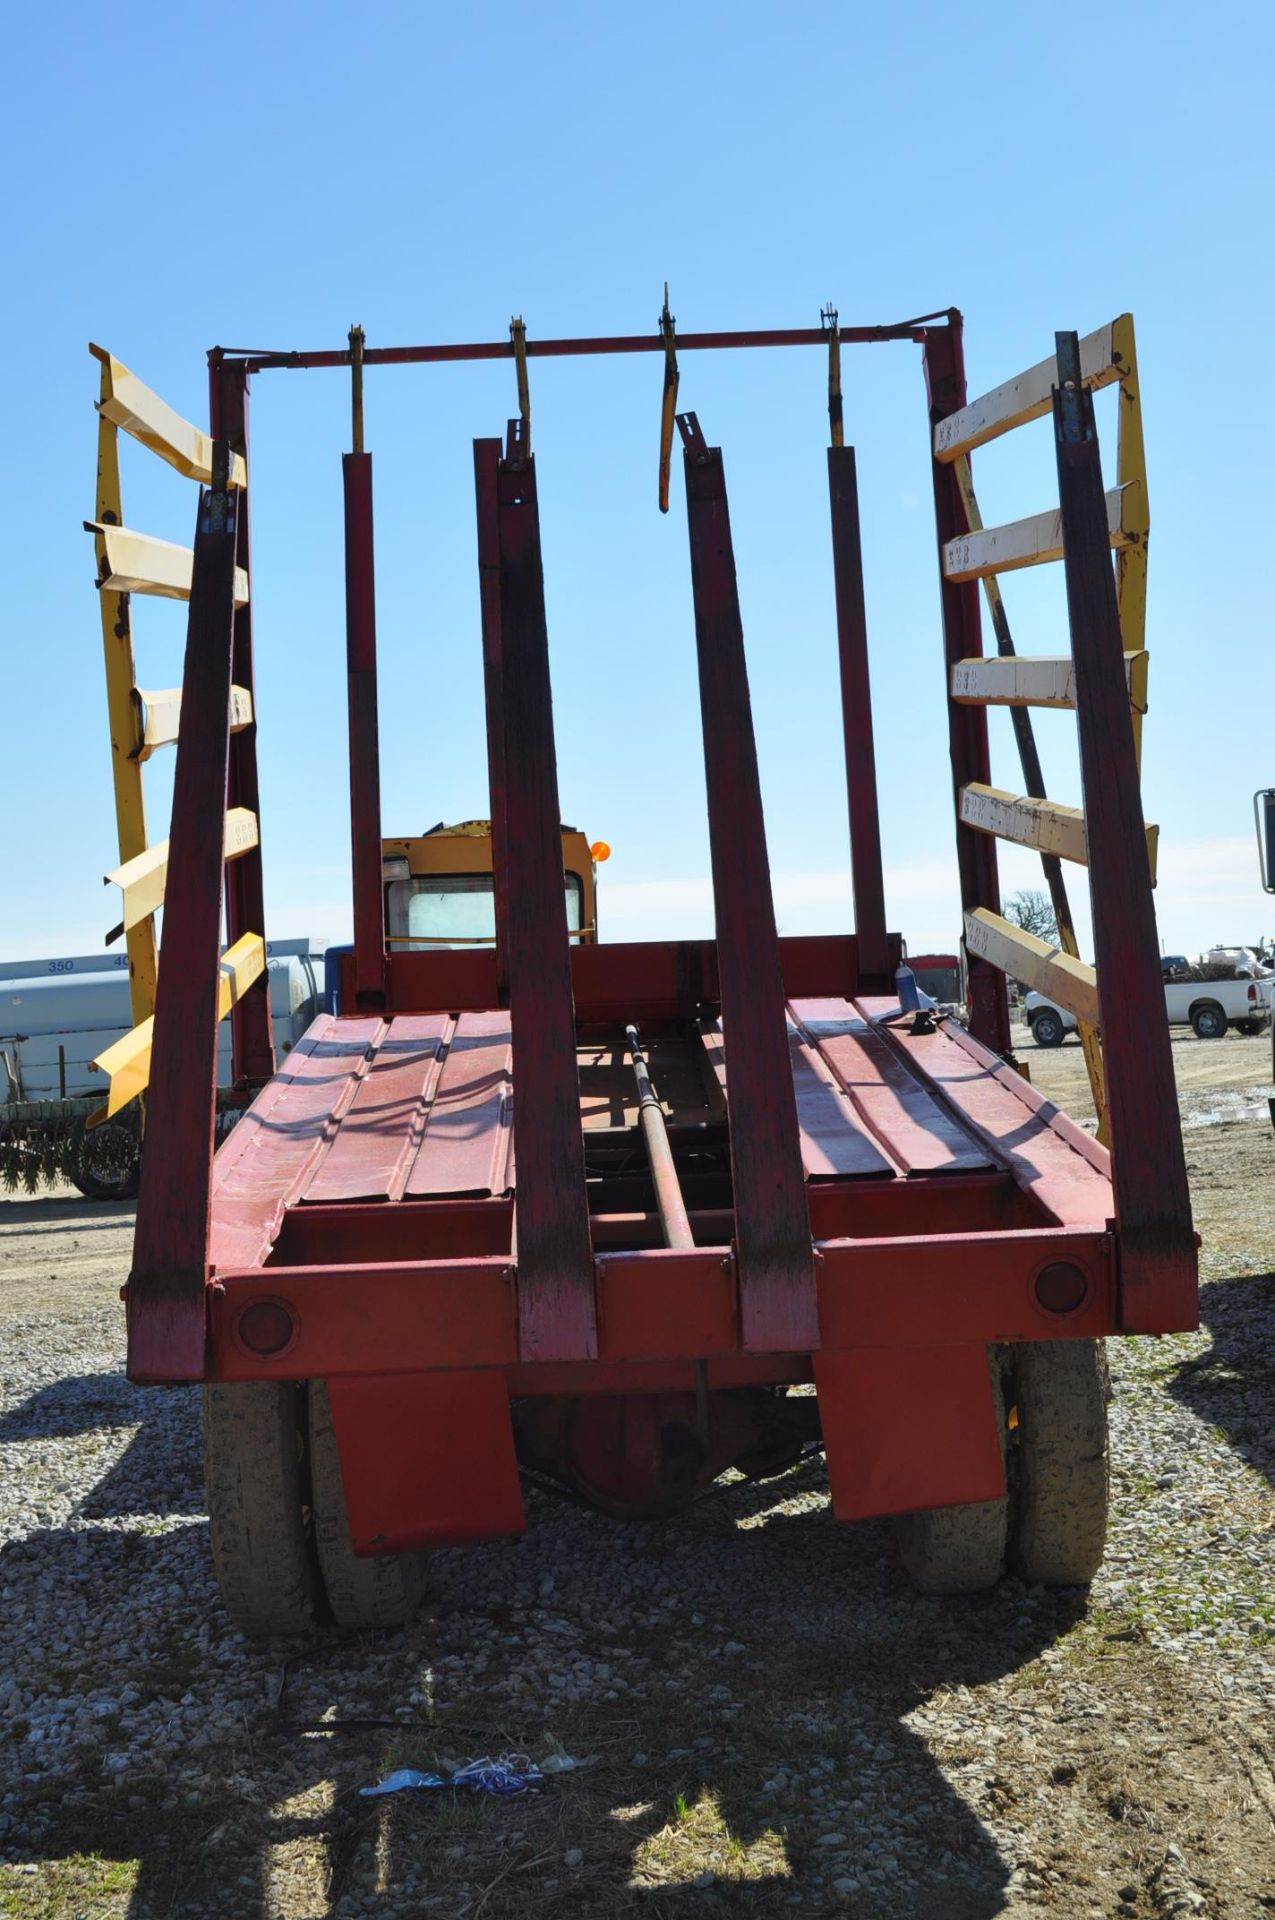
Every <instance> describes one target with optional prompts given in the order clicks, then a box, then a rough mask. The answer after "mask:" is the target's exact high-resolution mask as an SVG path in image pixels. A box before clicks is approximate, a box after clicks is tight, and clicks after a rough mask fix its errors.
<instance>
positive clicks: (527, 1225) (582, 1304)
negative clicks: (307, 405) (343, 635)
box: [497, 420, 598, 1360]
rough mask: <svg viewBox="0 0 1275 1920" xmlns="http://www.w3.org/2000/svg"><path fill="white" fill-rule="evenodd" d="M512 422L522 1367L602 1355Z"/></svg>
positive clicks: (503, 679) (534, 545)
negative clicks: (599, 1352) (525, 1362)
mask: <svg viewBox="0 0 1275 1920" xmlns="http://www.w3.org/2000/svg"><path fill="white" fill-rule="evenodd" d="M520 432H521V423H520V422H519V421H516V420H514V421H511V422H510V426H509V447H508V451H507V454H506V457H505V459H504V460H502V462H501V463H500V469H499V474H498V488H497V491H498V525H499V536H500V663H499V669H498V680H499V699H498V702H497V706H498V709H499V713H500V716H501V719H502V729H501V731H502V734H503V742H504V746H503V756H502V757H503V761H504V769H505V783H506V788H505V795H506V798H505V815H506V839H507V874H508V911H509V1012H510V1018H511V1021H512V1024H513V1059H514V1152H515V1155H516V1159H517V1167H518V1179H517V1189H516V1198H515V1222H516V1231H517V1272H518V1334H519V1347H520V1352H521V1355H522V1358H523V1359H524V1360H591V1359H593V1358H595V1357H596V1355H597V1350H598V1339H597V1325H596V1316H595V1309H594V1296H593V1249H592V1245H591V1242H590V1237H589V1203H588V1197H587V1194H586V1190H585V1179H584V1141H583V1137H582V1134H581V1129H580V1078H579V1073H578V1071H577V1067H576V1025H575V1006H574V1002H573V999H572V991H571V948H570V943H569V938H568V932H567V913H566V896H565V891H564V881H563V871H562V815H561V812H560V810H559V805H558V771H557V761H556V757H555V753H554V740H553V695H552V691H551V687H550V680H549V635H548V630H547V628H546V625H545V602H544V574H543V570H542V564H541V557H540V516H539V510H538V507H537V503H536V469H535V462H534V460H533V459H532V456H531V454H530V452H529V451H527V450H526V449H525V448H524V445H523V442H522V440H521V438H520Z"/></svg>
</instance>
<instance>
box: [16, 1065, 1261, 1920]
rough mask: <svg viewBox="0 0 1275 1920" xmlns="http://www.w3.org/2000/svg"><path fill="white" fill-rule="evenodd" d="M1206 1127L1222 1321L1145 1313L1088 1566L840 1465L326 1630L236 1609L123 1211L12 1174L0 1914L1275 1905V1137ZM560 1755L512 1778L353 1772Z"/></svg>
mask: <svg viewBox="0 0 1275 1920" xmlns="http://www.w3.org/2000/svg"><path fill="white" fill-rule="evenodd" d="M1027 1051H1028V1055H1029V1058H1030V1063H1031V1067H1032V1077H1033V1079H1034V1080H1035V1082H1036V1084H1037V1085H1039V1086H1041V1087H1042V1088H1043V1089H1044V1090H1045V1091H1046V1092H1048V1093H1050V1094H1051V1096H1052V1097H1058V1098H1060V1100H1062V1102H1063V1103H1064V1104H1067V1105H1069V1106H1070V1107H1072V1108H1073V1110H1076V1111H1078V1112H1079V1111H1080V1110H1081V1109H1082V1098H1081V1095H1080V1081H1081V1070H1080V1059H1079V1050H1078V1048H1075V1047H1068V1048H1063V1049H1061V1050H1059V1051H1058V1052H1057V1053H1054V1054H1048V1055H1047V1054H1044V1053H1042V1052H1040V1051H1039V1050H1036V1051H1033V1050H1031V1049H1030V1048H1029V1049H1028V1050H1027ZM1175 1055H1176V1056H1177V1057H1178V1061H1179V1078H1180V1080H1181V1081H1182V1083H1183V1089H1184V1091H1183V1102H1184V1108H1185V1109H1186V1111H1187V1114H1188V1116H1190V1115H1194V1114H1195V1113H1196V1112H1199V1111H1203V1110H1204V1107H1205V1105H1206V1104H1207V1103H1208V1102H1210V1101H1211V1102H1212V1103H1213V1105H1214V1106H1215V1107H1217V1109H1218V1111H1220V1112H1222V1113H1227V1112H1229V1111H1230V1110H1231V1107H1232V1106H1233V1104H1234V1103H1233V1102H1229V1101H1227V1100H1224V1099H1220V1098H1219V1096H1220V1095H1226V1094H1236V1095H1238V1096H1239V1098H1240V1099H1241V1100H1242V1101H1249V1100H1252V1101H1254V1102H1255V1104H1256V1105H1257V1106H1258V1107H1259V1108H1261V1107H1262V1105H1263V1102H1264V1092H1265V1091H1269V1087H1268V1086H1266V1087H1265V1088H1264V1084H1263V1083H1264V1081H1265V1075H1266V1074H1267V1073H1268V1072H1269V1064H1268V1063H1269V1057H1270V1056H1269V1051H1268V1047H1267V1043H1265V1042H1262V1041H1249V1042H1240V1041H1238V1040H1235V1041H1227V1042H1223V1043H1206V1042H1195V1041H1192V1040H1187V1041H1186V1042H1185V1043H1179V1044H1178V1045H1177V1046H1175ZM1201 1076H1203V1079H1201ZM1259 1096H1260V1097H1259ZM1188 1157H1189V1160H1190V1164H1191V1174H1192V1181H1193V1190H1194V1193H1195V1199H1196V1205H1197V1213H1198V1220H1199V1224H1200V1227H1201V1231H1202V1232H1203V1233H1204V1235H1205V1240H1206V1252H1205V1269H1206V1273H1207V1276H1208V1281H1207V1286H1206V1292H1205V1306H1204V1313H1205V1319H1206V1323H1207V1324H1206V1328H1205V1330H1204V1331H1202V1332H1201V1333H1200V1334H1198V1335H1183V1336H1176V1337H1173V1338H1171V1339H1166V1340H1159V1341H1155V1340H1132V1341H1117V1342H1112V1343H1111V1349H1110V1351H1111V1361H1112V1372H1113V1379H1114V1387H1115V1397H1114V1400H1113V1404H1112V1422H1113V1456H1114V1462H1115V1481H1114V1496H1115V1500H1114V1515H1113V1525H1112V1533H1111V1541H1110V1548H1109V1552H1108V1556H1107V1561H1106V1565H1105V1567H1104V1569H1103V1571H1102V1574H1101V1575H1100V1577H1099V1579H1098V1580H1097V1581H1096V1583H1095V1585H1094V1587H1093V1589H1092V1592H1091V1593H1090V1594H1089V1595H1088V1596H1084V1595H1080V1594H1075V1593H1073V1594H1047V1593H1044V1592H1043V1591H1028V1590H1025V1589H1024V1588H1023V1587H1022V1586H1021V1584H1019V1583H1016V1582H1012V1581H1011V1582H1008V1583H1006V1584H1005V1585H1004V1586H1002V1587H1001V1588H1000V1589H999V1590H998V1591H997V1592H996V1593H994V1594H992V1595H988V1596H982V1597H979V1598H976V1599H973V1600H967V1601H961V1602H958V1601H947V1600H922V1599H918V1598H916V1597H915V1596H914V1595H912V1593H911V1592H910V1590H909V1588H908V1586H907V1584H906V1582H905V1580H904V1578H903V1576H902V1574H901V1571H900V1569H899V1567H898V1565H897V1562H896V1559H895V1556H894V1553H893V1548H892V1543H891V1535H890V1530H889V1528H888V1527H887V1526H885V1525H881V1524H871V1525H866V1526H861V1527H856V1528H852V1529H842V1528H838V1527H837V1526H835V1525H834V1523H833V1522H832V1520H831V1518H830V1515H829V1512H828V1508H827V1502H826V1496H825V1481H824V1476H823V1472H822V1467H821V1466H817V1465H815V1464H813V1463H807V1464H805V1465H804V1466H802V1467H800V1468H798V1469H796V1470H795V1471H793V1472H792V1473H790V1474H787V1475H785V1476H783V1477H782V1478H780V1479H778V1480H775V1481H772V1482H769V1483H767V1484H766V1485H764V1486H751V1485H745V1484H743V1483H735V1484H733V1485H729V1486H727V1487H724V1488H723V1489H722V1490H720V1491H719V1492H717V1493H716V1494H714V1495H713V1496H712V1497H711V1498H710V1499H708V1500H706V1501H704V1502H703V1503H701V1504H700V1505H699V1506H697V1507H696V1508H694V1509H693V1510H692V1511H691V1512H690V1513H689V1514H687V1515H685V1516H683V1517H682V1518H680V1519H678V1520H676V1521H673V1522H665V1523H661V1524H659V1525H649V1526H647V1525H642V1526H623V1525H619V1524H615V1523H612V1522H609V1521H606V1520H604V1519H601V1518H599V1517H597V1516H595V1515H591V1514H588V1513H585V1512H584V1511H582V1510H581V1509H579V1508H576V1507H573V1506H569V1505H565V1504H563V1503H561V1502H558V1501H555V1500H551V1499H549V1498H547V1497H542V1496H539V1495H536V1494H532V1495H531V1497H530V1500H529V1521H530V1527H529V1532H528V1534H527V1536H526V1538H525V1539H524V1540H523V1541H521V1542H518V1543H512V1544H500V1545H494V1546H490V1547H486V1548H481V1549H478V1550H470V1551H468V1552H465V1553H455V1554H439V1555H437V1556H435V1566H434V1578H433V1581H432V1587H431V1592H430V1595H429V1598H428V1599H427V1601H426V1604H425V1607H424V1608H423V1610H422V1612H421V1614H420V1616H419V1617H418V1618H417V1620H415V1621H414V1622H413V1623H412V1625H411V1626H410V1627H409V1628H407V1629H405V1630H403V1631H401V1632H397V1633H392V1634H387V1635H383V1636H379V1637H375V1638H368V1639H366V1640H364V1641H361V1642H360V1641H354V1642H349V1641H347V1642H344V1643H342V1642H339V1641H337V1640H335V1639H333V1640H328V1641H322V1642H319V1643H317V1644H316V1645H314V1646H312V1647H307V1648H304V1649H302V1650H301V1651H299V1652H298V1651H297V1650H296V1649H295V1648H288V1647H278V1646H276V1647H271V1646H262V1645H251V1644H249V1643H247V1642H245V1641H244V1640H243V1639H242V1638H241V1637H240V1636H239V1635H238V1634H237V1633H236V1632H234V1631H233V1629H231V1627H230V1626H229V1625H228V1624H227V1622H226V1620H225V1618H224V1616H223V1615H222V1613H221V1610H220V1606H219V1603H218V1598H217V1593H216V1589H215V1586H214V1583H213V1581H212V1577H211V1572H210V1569H209V1564H208V1557H207V1528H206V1522H205V1519H204V1515H203V1508H202V1486H201V1478H200V1457H199V1433H198V1402H197V1398H196V1396H195V1395H194V1394H193V1393H190V1392H187V1391H184V1390H183V1391H177V1392H143V1391H140V1390H138V1389H135V1388H132V1387H130V1386H129V1385H128V1383H127V1382H126V1381H125V1380H124V1379H123V1376H122V1373H121V1370H120V1369H121V1357H122V1349H123V1340H122V1334H123V1326H122V1314H121V1311H120V1308H119V1306H118V1303H117V1301H116V1300H115V1297H114V1296H115V1292H116V1290H117V1288H118V1286H119V1283H120V1281H121V1280H122V1279H123V1277H124V1273H125V1272H126V1270H127V1260H128V1245H129V1229H130V1226H131V1216H130V1214H129V1213H128V1211H127V1209H119V1208H110V1207H102V1206H92V1205H90V1204H89V1203H86V1202H83V1201H81V1200H79V1199H78V1197H75V1196H71V1195H69V1194H65V1195H55V1196H53V1197H50V1198H45V1199H41V1200H37V1201H29V1200H21V1201H17V1200H10V1201H7V1202H0V1542H3V1551H2V1552H0V1636H3V1643H4V1644H3V1658H0V1707H3V1709H4V1719H3V1725H2V1727H0V1914H4V1913H11V1914H20V1915H24V1916H49V1917H50V1920H52V1917H53V1916H56V1920H70V1917H71V1916H77V1917H78V1916H80V1915H84V1916H93V1917H94V1920H96V1917H97V1916H102V1917H103V1920H105V1917H106V1916H111V1917H112V1920H114V1917H115V1916H122V1915H126V1914H127V1915H129V1916H132V1917H133V1920H152V1916H160V1915H168V1914H178V1915H205V1914H207V1915H218V1916H226V1915H234V1916H237V1915H245V1916H248V1915H252V1916H256V1915H268V1916H272V1917H274V1916H277V1917H278V1920H310V1917H311V1916H315V1917H316V1920H317V1916H328V1915H342V1916H344V1915H357V1914H362V1913H374V1914H379V1915H388V1916H399V1915H401V1916H410V1915H414V1914H427V1913H428V1914H434V1913H438V1914H446V1915H449V1916H455V1917H456V1920H477V1917H478V1916H479V1915H484V1914H485V1915H486V1916H488V1920H502V1917H503V1916H506V1915H508V1916H522V1915H533V1914H534V1915H549V1914H553V1915H554V1916H558V1915H598V1916H602V1915H610V1914H621V1913H633V1914H649V1915H651V1916H663V1915H675V1914H677V1915H680V1914H683V1913H686V1914H697V1915H704V1916H711V1915H716V1914H727V1913H749V1914H758V1915H763V1914H769V1913H771V1912H778V1911H787V1910H792V1911H794V1912H801V1913H803V1914H810V1915H822V1914H829V1915H832V1914H845V1913H851V1914H857V1915H860V1916H864V1917H865V1920H877V1917H878V1916H879V1920H902V1917H903V1916H918V1917H920V1916H925V1917H926V1920H929V1917H931V1916H934V1917H935V1920H948V1917H949V1916H950V1917H951V1920H975V1917H981V1916H991V1915H996V1914H1028V1913H1038V1912H1044V1913H1049V1914H1053V1915H1059V1916H1071V1915H1078V1916H1085V1917H1086V1920H1088V1917H1090V1916H1092V1917H1093V1920H1097V1916H1100V1915H1101V1916H1108V1915H1122V1916H1126V1917H1127V1920H1132V1917H1133V1916H1144V1917H1147V1916H1162V1915H1169V1914H1177V1913H1185V1914H1197V1915H1203V1916H1206V1917H1207V1920H1239V1916H1251V1915H1257V1914H1262V1913H1267V1912H1269V1911H1272V1910H1275V1774H1273V1773H1272V1760H1273V1759H1275V1748H1273V1746H1272V1728H1273V1727H1275V1598H1273V1596H1275V1579H1273V1578H1272V1575H1273V1573H1275V1564H1273V1563H1275V1497H1273V1495H1272V1479H1273V1478H1275V1277H1272V1274H1271V1272H1270V1269H1271V1267H1272V1265H1273V1264H1275V1262H1273V1261H1272V1257H1271V1248H1272V1246H1273V1245H1275V1138H1272V1135H1271V1131H1270V1127H1269V1124H1265V1123H1259V1122H1258V1121H1256V1120H1253V1119H1239V1120H1221V1121H1212V1122H1210V1123H1208V1124H1203V1123H1201V1124H1199V1125H1197V1126H1195V1127H1193V1128H1192V1129H1191V1131H1190V1132H1189V1134H1188ZM555 1748H561V1749H564V1750H566V1751H568V1752H570V1753H571V1754H573V1755H575V1756H577V1757H578V1758H580V1759H582V1760H587V1761H588V1762H589V1764H588V1765H587V1766H586V1767H582V1768H581V1769H580V1770H579V1771H576V1772H570V1773H566V1774H564V1775H562V1776H560V1777H558V1778H555V1779H554V1780H552V1781H551V1782H549V1783H547V1784H546V1786H545V1788H544V1789H543V1790H542V1791H540V1792H538V1793H536V1794H535V1795H528V1796H525V1797H522V1798H519V1799H515V1800H510V1801H496V1800H492V1799H472V1800H471V1799H465V1800H461V1799H453V1798H452V1796H451V1795H431V1796H419V1795H418V1796H400V1797H398V1798H394V1799H386V1800H380V1801H368V1800H361V1799H360V1798H359V1797H358V1795H357V1791H356V1789H357V1788H358V1786H359V1785H361V1784H365V1783H367V1782H369V1781H371V1780H373V1779H375V1778H377V1777H378V1776H379V1775H380V1773H381V1772H382V1771H384V1770H385V1769H386V1768H387V1767H389V1766H392V1765H401V1764H408V1765H433V1764H436V1763H438V1762H440V1761H451V1762H459V1761H463V1760H466V1759H469V1758H471V1757H474V1756H476V1755H479V1754H484V1753H491V1752H503V1751H510V1750H518V1751H523V1752H526V1753H529V1754H531V1755H532V1756H533V1757H538V1758H542V1757H544V1756H545V1755H546V1754H548V1753H549V1752H551V1751H553V1750H554V1749H555Z"/></svg>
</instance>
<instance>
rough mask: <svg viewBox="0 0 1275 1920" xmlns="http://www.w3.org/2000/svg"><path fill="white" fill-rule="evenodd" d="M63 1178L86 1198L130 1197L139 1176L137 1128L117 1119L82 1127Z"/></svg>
mask: <svg viewBox="0 0 1275 1920" xmlns="http://www.w3.org/2000/svg"><path fill="white" fill-rule="evenodd" d="M67 1177H68V1178H69V1180H70V1182H71V1185H72V1186H73V1187H76V1188H78V1190H79V1191H80V1192H81V1193H82V1194H83V1195H84V1198H85V1199H86V1200H131V1199H132V1198H133V1196H134V1194H135V1193H136V1192H137V1189H138V1186H139V1185H140V1183H141V1177H142V1143H141V1140H140V1139H139V1138H138V1133H137V1128H136V1127H135V1126H130V1125H128V1124H127V1122H125V1121H119V1120H108V1121H106V1122H105V1123H104V1124H103V1125H102V1126H100V1127H91V1128H90V1127H85V1128H84V1129H83V1131H82V1133H81V1135H80V1144H79V1151H78V1152H77V1154H76V1156H75V1165H74V1167H73V1168H72V1169H71V1171H70V1173H69V1174H68V1176H67Z"/></svg>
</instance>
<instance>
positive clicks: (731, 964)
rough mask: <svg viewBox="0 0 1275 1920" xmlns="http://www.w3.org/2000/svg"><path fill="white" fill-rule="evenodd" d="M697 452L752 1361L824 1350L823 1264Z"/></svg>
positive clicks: (715, 521)
mask: <svg viewBox="0 0 1275 1920" xmlns="http://www.w3.org/2000/svg"><path fill="white" fill-rule="evenodd" d="M678 425H679V427H680V428H681V432H682V438H683V442H684V445H685V467H686V507H687V519H688V524H689V529H690V545H691V585H692V590H693V592H694V596H695V642H696V649H697V652H698V656H699V689H700V709H701V713H702V716H703V729H704V776H705V782H706V785H707V788H708V835H709V852H710V856H711V860H712V868H713V895H714V901H715V907H716V919H717V970H718V978H719V981H720V986H721V1000H722V1032H723V1035H724V1038H725V1044H726V1060H727V1069H726V1070H727V1085H728V1100H729V1106H730V1148H731V1172H732V1177H733V1181H734V1197H735V1224H736V1240H737V1249H738V1261H739V1295H740V1323H741V1329H742V1334H743V1343H744V1346H745V1348H746V1349H747V1350H748V1351H750V1352H754V1353H757V1352H804V1351H809V1350H810V1349H812V1348H814V1347H816V1346H817V1345H818V1344H819V1324H818V1314H817V1309H816V1302H815V1277H814V1257H813V1250H812V1247H811V1240H810V1217H809V1213H808V1210H807V1206H806V1186H805V1174H804V1171H803V1168H802V1161H801V1137H800V1133H799V1131H798V1126H797V1103H796V1097H795V1095H794V1092H793V1080H792V1067H791V1063H790V1060H789V1052H788V1030H787V1020H786V1016H785V1011H784V983H783V975H782V972H781V969H780V962H779V939H778V934H777V931H776V928H775V908H774V902H773V900H772V897H771V890H770V864H769V861H768V858H767V854H766V825H765V820H764V817H763V814H762V803H761V782H760V780H759V778H758V773H757V748H756V743H755V740H754V737H753V716H752V707H751V704H750V701H749V694H748V668H747V664H746V661H745V658H744V629H743V621H742V619H741V616H740V610H739V592H738V588H737V586H736V581H735V555H734V550H733V547H732V544H731V532H730V512H729V508H728V506H727V501H726V476H725V471H724V469H723V466H722V455H721V449H720V448H719V447H708V446H706V445H705V444H704V440H703V437H702V435H701V433H700V429H699V423H698V421H697V420H696V418H695V416H694V414H683V415H681V416H680V417H679V420H678Z"/></svg>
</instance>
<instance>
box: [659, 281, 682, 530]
mask: <svg viewBox="0 0 1275 1920" xmlns="http://www.w3.org/2000/svg"><path fill="white" fill-rule="evenodd" d="M660 332H661V334H662V335H663V337H664V398H663V402H662V404H661V408H660V512H661V513H667V512H668V489H669V473H670V471H671V468H672V464H673V422H674V420H675V418H676V417H677V389H678V384H679V381H680V379H681V375H680V374H679V373H678V370H677V333H676V331H675V328H674V321H673V316H672V314H671V313H670V312H669V310H668V281H667V280H666V281H665V282H664V310H663V312H662V313H661V314H660Z"/></svg>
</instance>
